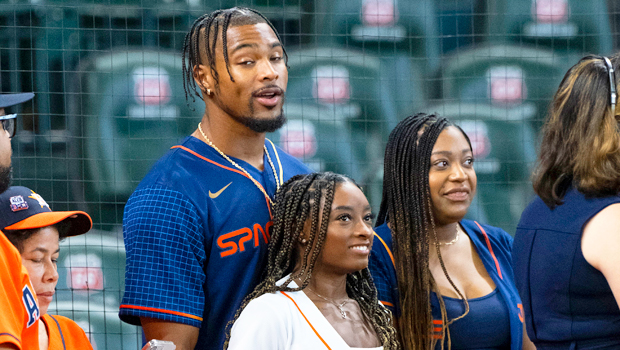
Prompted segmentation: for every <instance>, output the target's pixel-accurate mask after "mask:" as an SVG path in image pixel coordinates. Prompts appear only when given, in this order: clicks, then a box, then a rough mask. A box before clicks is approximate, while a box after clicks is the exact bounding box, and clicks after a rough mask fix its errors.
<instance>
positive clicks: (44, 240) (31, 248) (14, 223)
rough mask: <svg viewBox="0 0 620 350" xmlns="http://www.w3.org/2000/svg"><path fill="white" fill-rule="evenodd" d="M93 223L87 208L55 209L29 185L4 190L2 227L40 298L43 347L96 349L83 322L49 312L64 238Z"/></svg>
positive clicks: (0, 212)
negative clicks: (93, 347) (61, 243)
mask: <svg viewBox="0 0 620 350" xmlns="http://www.w3.org/2000/svg"><path fill="white" fill-rule="evenodd" d="M91 227H92V220H91V218H90V216H89V215H88V214H86V213H85V212H83V211H52V209H51V208H50V206H49V205H48V204H47V202H46V201H45V200H44V199H43V197H41V196H40V195H39V194H38V193H36V192H34V191H33V190H31V189H29V188H27V187H23V186H12V187H10V188H9V189H8V190H6V191H4V193H2V194H0V229H1V230H2V232H4V235H5V236H6V237H7V238H8V239H9V241H10V242H11V243H12V244H13V245H14V246H15V248H17V250H18V251H19V253H20V255H21V258H22V264H23V265H24V266H25V267H26V270H28V275H29V276H30V280H31V282H32V286H33V287H34V293H35V295H36V299H37V302H38V306H39V314H40V316H41V318H40V321H41V322H42V323H41V324H40V327H39V348H40V350H44V349H49V350H56V349H58V350H61V349H92V346H91V344H90V341H89V340H88V338H87V337H86V334H85V333H84V331H83V330H82V329H81V328H80V326H78V325H77V324H76V323H75V322H73V321H72V320H70V319H68V318H66V317H63V316H58V315H49V314H48V313H47V309H48V307H49V305H50V303H51V302H52V300H53V299H54V294H55V291H56V284H57V283H58V271H57V266H56V262H57V260H58V256H59V254H60V246H59V243H60V240H62V239H64V238H66V237H71V236H77V235H81V234H84V233H86V232H88V231H89V230H90V229H91Z"/></svg>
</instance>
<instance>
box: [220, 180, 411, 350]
mask: <svg viewBox="0 0 620 350" xmlns="http://www.w3.org/2000/svg"><path fill="white" fill-rule="evenodd" d="M345 182H350V183H353V184H355V182H354V181H353V180H351V179H349V178H347V177H345V176H343V175H339V174H334V173H330V172H325V173H313V174H308V175H297V176H294V177H292V178H291V179H290V180H288V181H287V182H286V183H284V185H282V187H281V188H280V189H279V190H278V192H277V194H276V198H275V201H274V224H273V229H272V232H271V240H270V242H269V250H268V255H267V266H266V268H265V273H264V275H263V280H262V282H261V283H260V284H259V285H258V286H257V287H256V288H255V289H254V291H253V292H252V293H250V294H249V295H248V296H247V297H246V298H245V300H244V301H243V303H242V305H241V307H240V308H239V310H238V311H237V313H236V314H235V317H234V318H233V320H232V321H230V322H229V323H228V325H227V327H226V328H227V331H226V343H225V345H224V349H227V348H228V343H229V340H230V332H231V329H232V325H233V323H234V322H235V321H236V320H237V318H239V315H240V314H241V312H242V311H243V309H244V308H245V307H246V306H247V305H248V304H249V303H250V301H252V300H254V299H256V298H258V297H259V296H261V295H263V294H267V293H274V292H277V291H290V292H294V291H300V290H303V289H304V288H306V287H307V286H308V284H309V283H310V278H311V277H312V271H313V269H314V266H315V264H316V262H317V259H318V257H319V255H320V253H321V251H322V248H323V244H324V242H325V238H326V234H327V227H328V224H329V220H327V218H328V217H329V215H330V212H331V206H332V202H333V199H334V193H335V191H336V190H337V186H338V185H339V184H342V183H345ZM320 218H323V219H322V220H320ZM306 222H308V223H309V232H304V226H306V228H307V227H308V226H307V225H306ZM319 223H320V224H319ZM304 233H307V234H308V235H307V237H308V238H307V244H306V245H305V250H304V251H303V257H302V259H301V261H298V260H299V258H298V257H299V252H298V251H297V246H298V244H297V243H298V242H299V239H300V237H301V236H302V235H304ZM296 265H297V266H300V268H299V270H298V271H296V272H294V273H293V269H294V268H295V266H296ZM288 274H291V275H290V276H289V278H288V279H287V280H286V282H284V283H283V284H281V285H277V284H276V283H277V281H278V280H280V279H282V278H284V277H285V276H287V275H288ZM294 279H301V280H302V283H301V286H299V287H297V288H291V287H288V284H289V283H290V282H291V281H293V280H294ZM346 288H347V294H348V295H349V297H350V298H352V299H354V300H355V301H356V302H357V303H358V304H359V306H360V309H361V310H362V312H363V314H364V317H365V318H366V319H367V320H368V321H369V323H370V324H371V325H372V327H373V329H374V330H375V332H376V333H377V337H378V338H379V341H380V342H381V344H383V348H384V349H385V350H394V349H399V344H398V341H397V335H396V329H395V328H394V327H393V326H392V316H391V313H390V312H389V311H388V310H387V309H385V307H383V306H382V305H381V304H380V303H379V301H378V299H377V290H376V288H375V286H374V283H373V281H372V277H371V276H370V272H369V271H368V268H365V269H363V270H361V271H357V272H354V273H350V274H348V275H347V286H346Z"/></svg>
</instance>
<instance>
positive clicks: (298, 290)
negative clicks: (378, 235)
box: [225, 173, 399, 350]
mask: <svg viewBox="0 0 620 350" xmlns="http://www.w3.org/2000/svg"><path fill="white" fill-rule="evenodd" d="M372 244H373V232H372V213H371V211H370V205H369V204H368V200H367V199H366V197H365V196H364V194H363V193H362V191H361V189H360V188H359V187H358V186H357V185H356V184H355V183H354V182H353V180H351V179H349V178H347V177H344V176H342V175H337V174H333V173H315V174H309V175H299V176H295V177H293V178H291V180H289V181H288V182H287V183H285V184H284V185H283V186H282V188H281V189H280V190H279V191H278V194H277V195H276V200H275V205H274V226H273V231H272V234H271V241H270V243H269V256H268V263H267V268H266V272H265V277H264V279H263V280H262V282H261V283H260V284H259V285H258V286H257V287H256V289H255V290H254V292H253V293H251V294H250V295H249V296H248V297H247V298H246V300H245V302H244V303H243V305H242V307H241V308H240V310H239V311H238V312H237V314H236V316H235V321H234V325H233V322H231V323H230V324H229V327H232V328H231V329H230V332H229V342H227V344H226V346H225V348H228V349H229V350H230V349H258V350H260V349H265V350H266V349H282V350H284V349H308V350H309V349H360V348H370V349H377V350H378V349H385V350H388V349H398V348H399V346H398V342H397V340H396V331H395V329H394V328H393V326H392V324H391V323H392V322H391V314H390V312H389V311H388V310H387V309H385V308H384V307H383V306H382V305H381V304H380V303H379V302H378V300H377V292H376V289H375V287H374V285H373V283H372V280H371V278H370V274H369V272H368V269H367V266H368V256H369V254H370V249H371V247H372Z"/></svg>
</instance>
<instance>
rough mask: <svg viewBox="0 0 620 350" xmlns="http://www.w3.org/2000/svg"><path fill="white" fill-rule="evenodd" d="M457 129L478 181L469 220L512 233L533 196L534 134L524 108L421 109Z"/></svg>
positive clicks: (460, 105) (451, 106)
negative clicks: (464, 139) (471, 155)
mask: <svg viewBox="0 0 620 350" xmlns="http://www.w3.org/2000/svg"><path fill="white" fill-rule="evenodd" d="M425 110H426V112H428V113H438V114H439V115H440V116H444V117H447V118H448V119H450V120H451V121H453V122H454V123H455V124H457V125H459V126H460V127H461V128H462V129H463V130H464V131H465V133H467V135H468V136H469V138H470V141H471V143H472V148H473V152H474V159H475V163H474V169H475V170H476V175H477V177H478V192H477V195H476V198H477V201H476V203H473V204H472V209H471V210H470V212H469V214H468V217H469V218H472V219H475V220H480V221H483V222H485V223H488V224H490V225H494V226H498V227H501V228H503V229H504V230H506V231H507V232H510V233H512V234H514V231H515V228H516V225H517V223H518V221H519V218H520V217H521V212H522V211H523V209H524V208H525V206H526V205H527V204H528V203H529V201H530V200H531V198H532V196H533V190H532V188H531V184H530V182H529V177H530V174H531V172H530V171H531V169H532V166H533V165H534V162H535V160H536V143H535V133H534V130H533V129H532V126H531V124H530V123H527V122H525V121H526V120H529V119H530V118H532V115H531V113H532V112H533V110H532V109H531V108H528V107H527V105H519V106H515V107H510V108H506V107H496V106H492V105H489V104H474V103H466V102H462V103H447V104H443V105H437V106H431V107H428V108H425Z"/></svg>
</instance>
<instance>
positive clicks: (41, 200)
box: [28, 190, 51, 210]
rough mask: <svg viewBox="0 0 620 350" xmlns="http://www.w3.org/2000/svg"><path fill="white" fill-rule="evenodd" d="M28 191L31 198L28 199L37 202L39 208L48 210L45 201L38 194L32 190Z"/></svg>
mask: <svg viewBox="0 0 620 350" xmlns="http://www.w3.org/2000/svg"><path fill="white" fill-rule="evenodd" d="M30 191H31V192H32V196H28V198H32V199H35V200H36V201H37V202H39V205H40V206H41V208H43V207H47V208H48V209H50V206H49V205H47V202H46V201H45V199H43V197H41V196H40V195H39V194H38V193H36V192H34V191H33V190H30ZM50 210H51V209H50Z"/></svg>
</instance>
